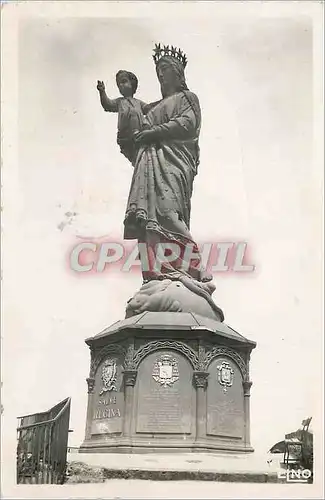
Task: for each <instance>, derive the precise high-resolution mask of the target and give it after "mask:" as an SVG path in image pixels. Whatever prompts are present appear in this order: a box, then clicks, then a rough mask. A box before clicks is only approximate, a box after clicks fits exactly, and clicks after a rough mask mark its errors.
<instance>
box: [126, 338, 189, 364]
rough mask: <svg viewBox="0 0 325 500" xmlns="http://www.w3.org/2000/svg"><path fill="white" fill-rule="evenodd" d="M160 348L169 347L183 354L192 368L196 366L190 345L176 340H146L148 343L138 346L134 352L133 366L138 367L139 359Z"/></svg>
mask: <svg viewBox="0 0 325 500" xmlns="http://www.w3.org/2000/svg"><path fill="white" fill-rule="evenodd" d="M161 349H171V350H173V351H177V352H179V353H181V354H183V355H184V356H185V357H186V358H187V359H188V361H189V362H190V363H191V365H192V367H193V368H194V369H197V368H198V361H199V360H198V355H197V354H196V352H195V351H194V350H193V349H191V347H189V346H187V345H186V344H183V343H182V342H178V341H177V340H153V341H152V342H148V344H146V345H144V346H142V347H140V348H139V349H138V350H137V351H136V353H135V354H134V358H133V362H134V365H135V367H136V368H138V366H139V364H140V363H141V361H142V360H143V359H144V358H145V357H146V356H147V355H148V354H151V353H152V352H154V351H158V350H161Z"/></svg>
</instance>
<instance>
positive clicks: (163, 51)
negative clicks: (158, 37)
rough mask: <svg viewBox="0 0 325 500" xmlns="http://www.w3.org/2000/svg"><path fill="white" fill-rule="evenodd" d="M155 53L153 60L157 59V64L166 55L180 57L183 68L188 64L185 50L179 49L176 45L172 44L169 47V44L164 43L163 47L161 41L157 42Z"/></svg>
mask: <svg viewBox="0 0 325 500" xmlns="http://www.w3.org/2000/svg"><path fill="white" fill-rule="evenodd" d="M153 51H154V54H153V56H152V57H153V60H154V61H155V64H157V63H158V61H159V60H160V59H161V58H162V57H164V56H169V57H175V59H178V60H179V61H180V62H181V63H182V65H183V68H185V66H186V65H187V57H186V55H185V54H184V52H182V51H181V49H178V48H176V47H173V46H172V45H171V46H170V47H169V45H164V46H163V47H162V46H161V45H160V43H158V44H157V43H156V44H155V48H154V49H153Z"/></svg>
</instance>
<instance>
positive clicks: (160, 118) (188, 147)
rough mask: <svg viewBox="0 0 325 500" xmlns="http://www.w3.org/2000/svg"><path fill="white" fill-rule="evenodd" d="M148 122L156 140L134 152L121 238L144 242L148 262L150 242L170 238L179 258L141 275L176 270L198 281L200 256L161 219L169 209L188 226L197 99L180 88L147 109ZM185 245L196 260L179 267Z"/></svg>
mask: <svg viewBox="0 0 325 500" xmlns="http://www.w3.org/2000/svg"><path fill="white" fill-rule="evenodd" d="M147 120H148V122H149V124H150V125H151V126H152V127H153V128H154V129H155V130H156V132H157V136H158V139H157V141H156V143H155V144H154V145H150V146H145V147H144V146H141V147H140V148H139V150H138V151H137V153H136V156H135V159H134V162H133V164H134V174H133V178H132V183H131V188H130V194H129V198H128V203H127V210H126V216H125V221H124V224H125V231H124V237H125V239H137V240H138V241H139V242H146V243H147V244H148V246H149V247H151V250H150V252H149V256H150V262H151V264H152V263H153V261H154V259H155V255H154V248H153V246H152V245H151V243H150V242H153V241H154V242H157V241H159V242H171V243H177V244H178V245H179V246H180V248H181V252H182V253H181V256H180V259H178V261H176V262H171V263H170V264H168V263H165V264H164V265H163V266H162V268H161V271H153V270H152V269H151V270H150V271H149V272H146V271H145V272H143V276H144V277H145V278H146V277H148V278H152V277H163V276H166V274H168V275H171V274H172V273H173V272H174V274H175V275H177V274H179V272H181V273H182V274H187V275H189V276H192V277H193V278H195V279H199V276H200V273H199V271H198V265H199V254H198V249H197V246H196V244H195V242H194V241H192V240H190V239H189V238H187V237H185V236H184V235H181V234H179V233H177V232H176V231H175V230H173V229H172V228H171V226H170V222H169V224H168V219H166V216H167V217H168V215H169V214H170V212H174V214H177V215H178V217H179V219H181V220H182V221H183V222H184V223H185V224H186V226H187V228H188V229H189V227H190V212H191V196H192V189H193V180H194V177H195V175H196V173H197V167H198V164H199V145H198V139H199V133H200V126H201V112H200V105H199V100H198V98H197V96H196V95H195V94H193V93H192V92H189V91H187V90H186V91H181V92H179V93H177V94H174V95H172V96H170V97H167V98H165V99H163V100H162V101H160V102H159V103H158V104H156V105H155V106H154V107H153V108H152V109H151V110H150V111H149V112H148V113H147ZM153 236H154V237H153ZM186 245H189V246H190V247H192V248H193V251H194V252H196V253H197V258H194V259H192V261H191V266H190V268H189V269H187V270H186V271H184V270H181V269H180V268H181V264H182V258H183V252H184V249H185V246H186ZM151 264H150V266H151Z"/></svg>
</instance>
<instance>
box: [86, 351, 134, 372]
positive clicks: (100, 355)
mask: <svg viewBox="0 0 325 500" xmlns="http://www.w3.org/2000/svg"><path fill="white" fill-rule="evenodd" d="M125 354H126V351H125V348H124V347H122V346H120V345H118V344H116V345H114V344H112V345H107V346H105V347H103V348H102V349H101V350H100V351H99V352H98V353H97V354H96V355H95V356H94V359H93V360H92V362H91V364H90V374H89V377H90V378H92V377H95V375H96V372H97V369H98V367H99V365H100V364H101V362H102V361H103V360H104V359H105V358H106V356H109V355H111V356H120V355H121V356H123V357H125Z"/></svg>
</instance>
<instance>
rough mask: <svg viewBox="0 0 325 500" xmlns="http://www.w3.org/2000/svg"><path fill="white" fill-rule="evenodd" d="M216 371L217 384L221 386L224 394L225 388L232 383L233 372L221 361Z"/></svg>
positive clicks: (227, 364) (228, 365)
mask: <svg viewBox="0 0 325 500" xmlns="http://www.w3.org/2000/svg"><path fill="white" fill-rule="evenodd" d="M217 370H218V381H219V384H220V385H222V386H223V390H224V392H227V387H231V386H232V384H233V381H234V370H233V369H232V368H231V366H230V364H229V363H227V362H226V361H223V362H222V363H221V365H219V366H218V367H217Z"/></svg>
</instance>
